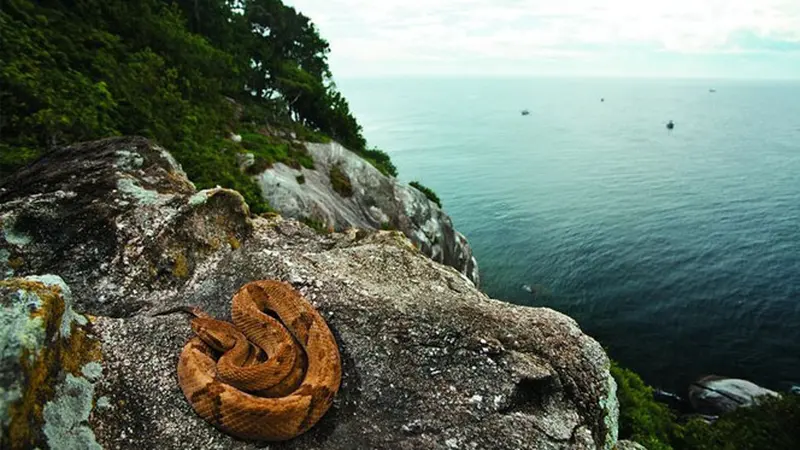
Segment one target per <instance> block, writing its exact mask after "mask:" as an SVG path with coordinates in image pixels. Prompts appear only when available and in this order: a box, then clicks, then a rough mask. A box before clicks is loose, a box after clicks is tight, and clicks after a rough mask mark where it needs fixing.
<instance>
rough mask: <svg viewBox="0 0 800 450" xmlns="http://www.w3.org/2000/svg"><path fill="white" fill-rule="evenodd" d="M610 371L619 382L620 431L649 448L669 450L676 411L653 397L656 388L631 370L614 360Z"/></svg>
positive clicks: (623, 436) (620, 433)
mask: <svg viewBox="0 0 800 450" xmlns="http://www.w3.org/2000/svg"><path fill="white" fill-rule="evenodd" d="M611 375H612V376H613V377H614V380H615V381H616V382H617V399H618V400H619V435H620V438H621V439H630V440H633V441H636V442H638V443H640V444H642V445H644V446H645V447H647V448H648V450H669V449H671V448H672V447H671V446H670V445H669V443H670V436H671V434H672V433H673V429H674V427H675V415H674V414H673V413H672V412H671V411H670V410H669V408H667V407H666V406H665V405H663V404H661V403H658V402H656V401H655V400H654V399H653V390H652V388H650V387H649V386H647V385H646V384H644V381H642V379H641V378H640V377H639V375H637V374H636V373H634V372H633V371H631V370H628V369H625V368H622V367H620V366H619V365H618V364H617V363H616V362H613V361H612V362H611Z"/></svg>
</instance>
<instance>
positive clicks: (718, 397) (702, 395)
mask: <svg viewBox="0 0 800 450" xmlns="http://www.w3.org/2000/svg"><path fill="white" fill-rule="evenodd" d="M764 396H780V394H778V393H777V392H775V391H771V390H769V389H766V388H763V387H761V386H759V385H757V384H755V383H752V382H750V381H747V380H740V379H737V378H726V377H720V376H717V375H709V376H706V377H703V378H700V379H699V380H697V381H695V382H694V383H692V384H691V386H689V401H690V402H691V404H692V407H693V408H694V409H695V411H697V412H699V413H701V414H707V415H720V414H724V413H727V412H731V411H733V410H734V409H736V408H739V407H742V406H752V405H755V404H756V403H758V401H759V398H761V397H764Z"/></svg>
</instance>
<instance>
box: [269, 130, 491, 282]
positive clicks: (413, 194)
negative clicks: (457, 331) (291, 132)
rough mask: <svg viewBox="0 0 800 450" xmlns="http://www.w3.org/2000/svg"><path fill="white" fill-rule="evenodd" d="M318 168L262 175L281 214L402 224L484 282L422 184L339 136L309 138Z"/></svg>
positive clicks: (345, 224)
mask: <svg viewBox="0 0 800 450" xmlns="http://www.w3.org/2000/svg"><path fill="white" fill-rule="evenodd" d="M305 147H306V148H307V149H308V153H309V154H310V156H311V157H312V158H313V160H314V169H308V168H303V167H297V168H293V167H289V166H288V165H286V164H282V163H278V164H275V165H273V166H272V167H270V168H268V169H267V170H265V171H264V172H262V173H261V174H259V175H258V176H257V179H258V183H259V184H260V185H261V191H262V192H263V195H264V197H265V199H266V200H267V201H268V202H269V204H270V205H271V206H272V207H273V208H275V209H276V210H278V211H279V212H280V213H281V215H283V216H285V217H291V218H295V219H300V220H302V219H312V220H314V221H316V222H319V223H321V224H323V225H324V226H332V227H334V228H335V229H337V230H344V229H347V228H350V227H354V228H361V229H382V228H384V229H385V228H391V229H396V230H399V231H401V232H403V234H405V235H406V236H407V237H408V238H409V239H410V240H411V241H412V242H413V243H415V244H416V245H417V246H418V247H419V249H420V250H421V251H422V253H423V254H425V255H427V256H428V257H430V258H431V259H433V260H434V261H437V262H440V263H442V264H446V265H448V266H452V267H455V268H456V269H457V270H458V271H459V272H461V273H463V274H464V275H465V276H466V277H467V278H469V279H470V280H471V281H472V282H473V283H475V285H476V286H477V285H479V283H480V278H479V274H478V262H477V261H476V260H475V258H474V257H473V256H472V248H471V247H470V246H469V243H468V242H467V239H466V238H465V237H464V235H462V234H461V233H459V232H458V231H457V230H456V229H455V228H454V227H453V222H452V220H451V219H450V217H449V216H448V215H447V214H446V213H445V212H444V211H442V209H441V208H439V207H438V206H437V205H436V204H435V203H433V202H432V201H430V200H429V199H428V198H427V197H426V196H425V194H423V193H422V192H420V191H419V190H417V189H415V188H413V187H411V186H408V185H406V184H403V183H401V182H399V181H398V180H396V179H395V178H391V177H388V176H386V175H384V174H382V173H381V172H380V171H379V170H378V169H376V168H375V167H374V166H372V165H371V164H369V163H368V162H367V161H365V160H364V159H362V158H361V157H359V156H358V155H356V154H355V153H353V152H351V151H350V150H347V149H346V148H344V147H343V146H341V145H339V144H338V143H336V142H331V143H328V144H318V143H307V144H305Z"/></svg>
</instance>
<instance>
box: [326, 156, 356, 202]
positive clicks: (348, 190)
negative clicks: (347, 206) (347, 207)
mask: <svg viewBox="0 0 800 450" xmlns="http://www.w3.org/2000/svg"><path fill="white" fill-rule="evenodd" d="M329 175H330V178H331V186H332V187H333V190H334V191H336V192H338V193H339V195H341V196H342V197H350V196H352V195H353V185H352V184H351V183H350V178H349V177H348V176H347V174H346V173H344V171H343V170H342V168H341V167H340V166H339V164H336V165H334V166H331V170H330V174H329Z"/></svg>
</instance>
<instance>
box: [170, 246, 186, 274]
mask: <svg viewBox="0 0 800 450" xmlns="http://www.w3.org/2000/svg"><path fill="white" fill-rule="evenodd" d="M172 276H174V277H175V278H186V277H188V276H189V262H188V261H187V259H186V255H184V254H183V252H178V253H177V254H176V255H175V262H174V265H173V266H172Z"/></svg>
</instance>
